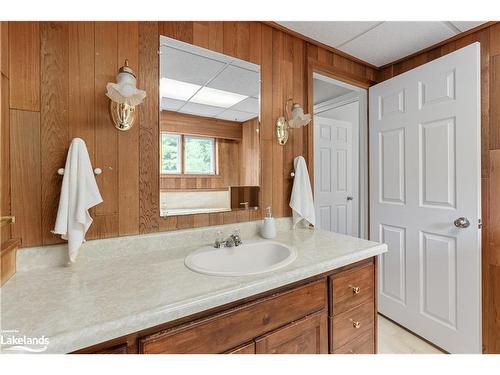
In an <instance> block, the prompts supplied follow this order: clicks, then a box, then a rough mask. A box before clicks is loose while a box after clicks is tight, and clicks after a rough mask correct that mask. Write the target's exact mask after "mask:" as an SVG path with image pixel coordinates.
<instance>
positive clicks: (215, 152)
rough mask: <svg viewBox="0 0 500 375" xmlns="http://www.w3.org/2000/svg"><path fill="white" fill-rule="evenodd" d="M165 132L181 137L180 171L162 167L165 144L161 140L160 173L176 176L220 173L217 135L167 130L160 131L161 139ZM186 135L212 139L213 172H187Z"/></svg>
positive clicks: (179, 150)
mask: <svg viewBox="0 0 500 375" xmlns="http://www.w3.org/2000/svg"><path fill="white" fill-rule="evenodd" d="M164 134H168V135H175V136H177V137H179V144H178V160H179V171H176V172H166V173H164V172H163V168H162V163H163V147H162V146H163V145H162V143H161V142H160V175H162V176H176V177H198V176H200V177H211V176H213V177H216V176H218V175H219V158H218V153H219V145H218V140H217V138H216V137H209V136H203V135H190V134H181V133H174V132H167V131H162V132H160V140H161V138H162V136H163V135H164ZM185 137H188V138H202V139H209V140H211V141H212V144H213V155H212V156H213V172H210V173H199V172H186V166H185V164H186V162H185V154H186V152H185V145H186V142H185Z"/></svg>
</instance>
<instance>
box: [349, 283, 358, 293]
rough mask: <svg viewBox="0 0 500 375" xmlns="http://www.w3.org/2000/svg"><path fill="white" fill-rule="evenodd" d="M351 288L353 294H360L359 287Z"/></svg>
mask: <svg viewBox="0 0 500 375" xmlns="http://www.w3.org/2000/svg"><path fill="white" fill-rule="evenodd" d="M349 288H351V290H352V294H359V292H360V289H359V286H354V285H349Z"/></svg>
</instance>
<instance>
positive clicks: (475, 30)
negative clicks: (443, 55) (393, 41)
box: [376, 21, 499, 72]
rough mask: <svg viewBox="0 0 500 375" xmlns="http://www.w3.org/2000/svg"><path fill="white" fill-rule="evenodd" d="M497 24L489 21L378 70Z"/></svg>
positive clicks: (383, 66)
mask: <svg viewBox="0 0 500 375" xmlns="http://www.w3.org/2000/svg"><path fill="white" fill-rule="evenodd" d="M496 23H499V21H489V22H486V23H483V24H482V25H479V26H476V27H474V28H472V29H470V30H467V31H463V32H461V33H460V34H457V35H454V36H452V37H450V38H448V39H445V40H443V41H441V42H438V43H436V44H433V45H432V46H430V47H427V48H424V49H421V50H420V51H417V52H414V53H412V54H410V55H408V56H405V57H401V58H400V59H397V60H395V61H392V62H390V63H387V64H385V65H382V66H380V67H378V68H376V69H377V70H378V71H379V72H380V71H381V70H383V69H385V68H388V67H390V66H391V65H394V64H397V63H399V62H401V61H404V60H409V59H411V58H413V57H415V56H418V55H420V54H422V53H425V52H429V51H431V50H433V49H434V48H438V47H441V46H444V45H445V44H448V43H451V42H454V41H455V40H458V39H461V38H463V37H465V36H467V35H470V34H474V33H476V32H478V31H480V30H482V29H486V28H488V27H490V26H493V25H494V24H496Z"/></svg>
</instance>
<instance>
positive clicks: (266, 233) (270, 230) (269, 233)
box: [260, 207, 276, 240]
mask: <svg viewBox="0 0 500 375" xmlns="http://www.w3.org/2000/svg"><path fill="white" fill-rule="evenodd" d="M260 234H261V236H262V237H264V238H267V239H269V240H270V239H273V238H274V237H276V222H275V221H274V217H273V214H272V212H271V207H267V208H266V216H265V217H264V220H262V228H261V233H260Z"/></svg>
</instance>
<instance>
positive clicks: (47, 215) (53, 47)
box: [11, 22, 69, 245]
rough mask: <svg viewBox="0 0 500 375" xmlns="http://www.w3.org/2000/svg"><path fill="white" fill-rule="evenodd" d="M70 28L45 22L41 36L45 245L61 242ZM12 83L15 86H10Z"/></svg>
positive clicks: (41, 133) (67, 139)
mask: <svg viewBox="0 0 500 375" xmlns="http://www.w3.org/2000/svg"><path fill="white" fill-rule="evenodd" d="M68 35H69V28H68V23H66V22H42V23H41V24H40V37H41V75H40V81H41V111H40V121H41V128H40V142H41V145H40V152H41V154H42V156H43V157H42V158H41V159H42V160H41V161H42V164H41V166H42V238H43V244H44V245H47V244H51V243H56V242H60V241H61V239H60V237H59V236H56V235H54V234H52V233H51V230H52V229H54V223H55V217H56V214H57V207H58V205H59V195H60V189H61V182H62V179H61V176H59V175H58V174H57V170H58V169H59V168H61V167H64V164H65V162H66V155H67V151H68V142H69V126H68V108H69V105H68V94H69V86H68V82H69V75H68V74H69V72H68V67H69V55H68ZM11 86H12V85H11Z"/></svg>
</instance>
